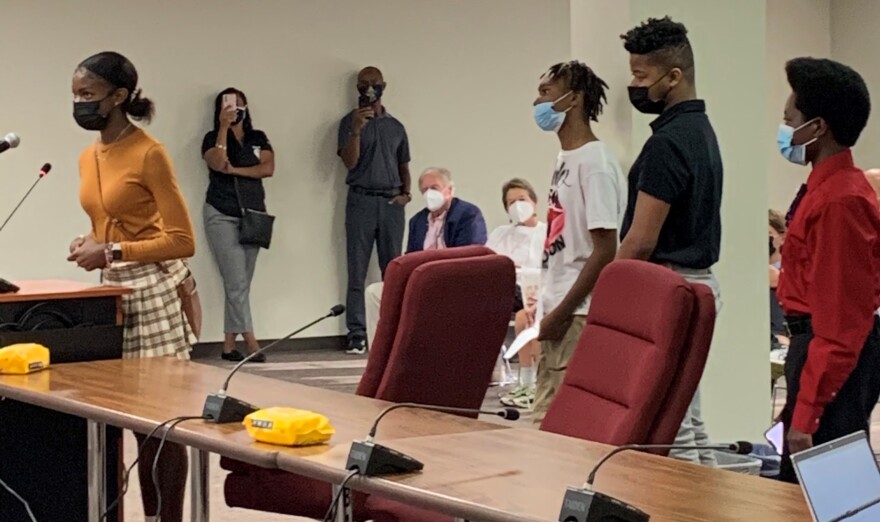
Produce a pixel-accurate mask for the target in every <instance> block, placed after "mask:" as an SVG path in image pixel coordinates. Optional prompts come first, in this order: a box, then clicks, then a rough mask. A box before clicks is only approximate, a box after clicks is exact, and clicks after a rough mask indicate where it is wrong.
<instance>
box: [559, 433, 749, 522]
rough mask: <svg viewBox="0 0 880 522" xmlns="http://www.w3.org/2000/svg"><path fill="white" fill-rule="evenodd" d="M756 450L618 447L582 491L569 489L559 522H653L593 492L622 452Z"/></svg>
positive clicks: (741, 451) (741, 445) (745, 446)
mask: <svg viewBox="0 0 880 522" xmlns="http://www.w3.org/2000/svg"><path fill="white" fill-rule="evenodd" d="M752 449H753V445H752V443H750V442H745V441H739V442H734V443H732V444H717V445H712V446H693V445H675V444H629V445H626V446H620V447H618V448H614V449H613V450H612V451H610V452H608V454H606V455H605V456H604V457H602V458H601V459H600V460H599V462H597V463H596V465H595V466H593V469H592V470H591V471H590V474H589V476H588V477H587V481H586V482H584V485H583V486H581V487H580V488H576V487H569V488H568V489H567V490H566V491H565V497H563V499H562V509H561V510H560V511H559V522H599V521H602V522H647V521H648V520H650V518H651V517H650V515H648V514H647V513H645V512H644V511H642V510H640V509H638V508H636V507H633V506H631V505H629V504H627V503H625V502H622V501H620V500H617V499H616V498H614V497H611V496H609V495H605V494H604V493H600V492H598V491H594V490H593V482H594V481H595V479H596V472H598V471H599V468H600V467H602V465H603V464H605V461H607V460H608V459H610V458H611V457H613V456H614V455H617V454H618V453H620V452H623V451H630V450H637V451H650V450H715V451H730V452H733V453H736V454H738V455H748V454H749V453H751V452H752Z"/></svg>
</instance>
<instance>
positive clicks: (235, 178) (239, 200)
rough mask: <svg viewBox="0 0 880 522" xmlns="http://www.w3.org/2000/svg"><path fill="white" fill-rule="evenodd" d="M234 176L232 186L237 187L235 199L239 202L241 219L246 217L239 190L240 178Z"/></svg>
mask: <svg viewBox="0 0 880 522" xmlns="http://www.w3.org/2000/svg"><path fill="white" fill-rule="evenodd" d="M230 176H232V184H233V185H235V199H236V200H237V201H238V208H239V210H241V217H244V215H245V213H246V212H245V208H244V203H242V201H241V192H240V191H239V189H238V176H236V175H235V174H230Z"/></svg>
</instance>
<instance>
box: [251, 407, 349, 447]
mask: <svg viewBox="0 0 880 522" xmlns="http://www.w3.org/2000/svg"><path fill="white" fill-rule="evenodd" d="M242 424H244V425H245V427H246V428H247V432H248V435H250V436H251V437H252V438H253V439H254V440H256V441H258V442H265V443H268V444H279V445H282V446H311V445H314V444H323V443H324V442H327V441H328V440H330V437H332V436H333V434H334V433H336V430H335V429H333V426H331V425H330V420H329V419H328V418H327V417H325V416H323V415H321V414H320V413H315V412H311V411H306V410H298V409H296V408H283V407H279V406H276V407H274V408H264V409H262V410H257V411H255V412H253V413H251V414H250V415H248V416H247V417H245V418H244V422H243V423H242Z"/></svg>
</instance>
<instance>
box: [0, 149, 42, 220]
mask: <svg viewBox="0 0 880 522" xmlns="http://www.w3.org/2000/svg"><path fill="white" fill-rule="evenodd" d="M9 136H12V137H14V138H15V145H12V147H14V146H16V145H18V136H16V135H15V134H8V135H7V136H6V140H7V141H3V142H0V152H3V151H4V150H6V149H4V148H3V145H4V144H7V145H8V143H9V141H8V140H9ZM6 148H9V146H7V147H6ZM50 170H52V165H51V164H50V163H44V164H43V166H42V168H40V172H39V175H38V176H37V180H36V181H34V184H33V185H31V188H30V189H28V191H27V192H25V194H24V197H23V198H21V201H19V202H18V205H15V208H14V209H12V212H10V213H9V215H8V216H6V221H4V222H3V224H2V225H0V232H2V231H3V229H4V228H6V224H7V223H9V220H10V219H12V216H14V215H15V213H16V212H18V209H19V207H21V204H22V203H24V200H26V199H27V198H28V196H30V195H31V192H33V190H34V189H35V188H36V187H37V183H39V182H40V180H41V179H43V178H45V177H46V176H47V175H48V174H49V171H50Z"/></svg>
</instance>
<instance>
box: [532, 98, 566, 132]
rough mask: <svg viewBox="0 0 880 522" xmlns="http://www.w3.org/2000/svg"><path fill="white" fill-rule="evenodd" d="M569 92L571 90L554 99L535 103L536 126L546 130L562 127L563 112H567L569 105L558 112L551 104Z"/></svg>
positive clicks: (554, 103) (556, 129) (554, 130)
mask: <svg viewBox="0 0 880 522" xmlns="http://www.w3.org/2000/svg"><path fill="white" fill-rule="evenodd" d="M571 93H572V91H568V92H567V93H565V94H563V95H562V96H560V97H559V98H557V99H556V100H555V101H552V102H544V103H539V104H537V105H535V123H537V124H538V127H541V129H542V130H545V131H547V132H557V131H559V128H560V127H562V122H564V121H565V113H567V112H568V111H569V109H571V107H569V108H568V109H565V110H564V111H562V112H560V111H557V110H556V109H554V108H553V106H554V105H556V104H557V103H559V101H560V100H562V99H564V98H565V97H566V96H568V95H569V94H571Z"/></svg>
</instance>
